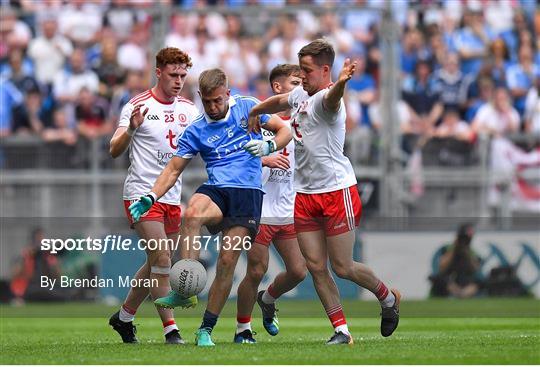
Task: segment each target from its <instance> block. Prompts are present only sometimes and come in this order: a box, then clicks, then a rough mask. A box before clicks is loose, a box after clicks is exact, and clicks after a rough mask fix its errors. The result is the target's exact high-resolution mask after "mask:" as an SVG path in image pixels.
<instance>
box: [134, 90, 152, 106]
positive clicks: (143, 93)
mask: <svg viewBox="0 0 540 367" xmlns="http://www.w3.org/2000/svg"><path fill="white" fill-rule="evenodd" d="M149 95H150V90H147V91H146V92H142V93H139V94H137V95H136V96H135V97H133V98H131V99H130V100H129V103H131V104H133V103H134V102H135V101H136V100H138V99H139V98H142V97H146V96H149Z"/></svg>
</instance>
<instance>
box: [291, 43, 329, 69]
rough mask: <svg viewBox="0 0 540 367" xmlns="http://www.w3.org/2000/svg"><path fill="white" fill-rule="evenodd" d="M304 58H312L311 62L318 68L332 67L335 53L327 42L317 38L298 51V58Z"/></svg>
mask: <svg viewBox="0 0 540 367" xmlns="http://www.w3.org/2000/svg"><path fill="white" fill-rule="evenodd" d="M304 56H311V57H313V60H314V61H315V63H316V64H317V65H319V66H322V65H329V66H332V65H333V64H334V58H335V57H336V53H335V51H334V47H332V45H331V44H330V43H329V42H328V41H326V40H324V39H322V38H319V39H316V40H315V41H312V42H310V43H308V44H307V45H305V46H304V47H302V48H301V49H300V51H298V58H302V57H304Z"/></svg>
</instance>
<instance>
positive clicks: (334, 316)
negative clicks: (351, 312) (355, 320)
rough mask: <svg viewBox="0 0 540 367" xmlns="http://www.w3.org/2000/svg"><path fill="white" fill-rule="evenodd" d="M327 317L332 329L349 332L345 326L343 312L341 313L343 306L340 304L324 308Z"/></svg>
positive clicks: (345, 321)
mask: <svg viewBox="0 0 540 367" xmlns="http://www.w3.org/2000/svg"><path fill="white" fill-rule="evenodd" d="M326 314H327V315H328V319H330V322H331V323H332V326H333V327H334V330H335V331H336V332H340V331H341V332H343V333H345V334H349V329H348V328H347V320H345V314H344V313H343V308H342V307H341V305H340V304H337V305H335V306H332V307H330V308H329V309H327V310H326Z"/></svg>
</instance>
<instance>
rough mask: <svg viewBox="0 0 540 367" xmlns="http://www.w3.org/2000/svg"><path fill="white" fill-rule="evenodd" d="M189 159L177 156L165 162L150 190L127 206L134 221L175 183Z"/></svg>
mask: <svg viewBox="0 0 540 367" xmlns="http://www.w3.org/2000/svg"><path fill="white" fill-rule="evenodd" d="M190 161H191V159H186V158H181V157H178V156H174V157H172V158H171V160H170V161H169V163H167V165H166V166H165V168H164V169H163V171H162V172H161V174H160V175H159V176H158V178H157V180H156V182H155V183H154V186H153V187H152V191H150V192H149V193H148V194H146V195H145V196H141V198H140V199H139V200H138V201H136V202H135V203H133V204H131V205H130V206H129V211H130V212H131V215H132V217H133V219H134V220H135V221H138V220H139V218H140V217H141V216H142V215H143V214H144V213H146V212H147V211H148V210H149V209H150V208H151V207H152V205H154V203H155V202H156V201H158V199H159V198H160V197H162V196H163V195H165V194H166V193H167V191H169V190H170V189H171V187H173V186H174V185H175V183H176V181H177V180H178V177H180V175H181V174H182V172H184V169H185V168H186V167H187V165H188V163H189V162H190Z"/></svg>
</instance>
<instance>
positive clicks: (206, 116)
mask: <svg viewBox="0 0 540 367" xmlns="http://www.w3.org/2000/svg"><path fill="white" fill-rule="evenodd" d="M235 104H236V99H234V98H233V97H232V96H230V97H229V110H228V111H227V114H226V115H225V117H224V118H222V119H221V120H214V119H212V118H210V116H208V115H207V114H206V112H204V117H205V118H206V121H207V122H208V123H209V124H210V123H213V122H223V121H227V120H228V119H229V117H230V116H231V108H232V106H234V105H235Z"/></svg>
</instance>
